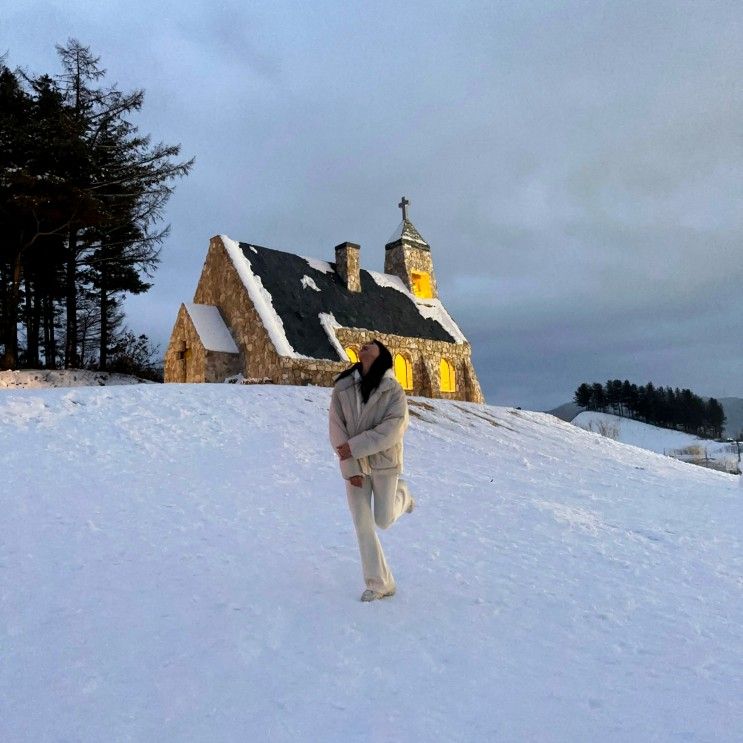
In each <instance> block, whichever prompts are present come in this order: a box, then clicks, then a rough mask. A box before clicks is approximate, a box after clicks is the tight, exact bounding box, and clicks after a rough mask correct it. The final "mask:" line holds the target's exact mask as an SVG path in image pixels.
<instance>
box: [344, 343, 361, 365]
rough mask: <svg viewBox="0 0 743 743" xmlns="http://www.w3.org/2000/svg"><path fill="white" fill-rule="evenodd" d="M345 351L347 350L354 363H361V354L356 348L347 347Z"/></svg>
mask: <svg viewBox="0 0 743 743" xmlns="http://www.w3.org/2000/svg"><path fill="white" fill-rule="evenodd" d="M345 351H346V356H348V360H349V361H350V362H351V363H352V364H358V363H359V355H358V354H357V353H356V349H355V348H351V347H350V346H349V347H348V348H346V349H345Z"/></svg>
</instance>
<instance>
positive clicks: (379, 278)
mask: <svg viewBox="0 0 743 743" xmlns="http://www.w3.org/2000/svg"><path fill="white" fill-rule="evenodd" d="M369 275H370V276H371V277H372V278H373V279H374V281H375V282H376V283H377V285H378V286H384V287H388V288H390V289H397V291H399V292H401V293H402V294H404V295H405V296H406V297H408V299H410V301H411V302H413V304H415V306H416V308H417V310H418V312H419V314H420V315H421V317H425V318H426V319H427V320H434V321H435V322H437V323H438V324H439V325H441V327H442V328H444V330H446V332H447V333H449V335H450V336H451V337H452V338H454V340H455V341H456V342H457V343H467V338H466V337H465V335H464V333H463V332H462V331H461V330H460V329H459V326H458V325H457V324H456V323H455V322H454V320H453V319H452V317H451V315H450V314H449V313H448V312H447V311H446V309H445V308H444V305H443V304H442V303H441V301H440V300H438V299H421V298H420V297H416V296H415V294H413V293H412V292H411V291H409V290H408V288H407V286H405V284H404V283H403V281H402V279H401V278H400V277H399V276H391V275H390V274H388V273H378V272H377V271H369Z"/></svg>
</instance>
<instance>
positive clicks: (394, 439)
mask: <svg viewBox="0 0 743 743" xmlns="http://www.w3.org/2000/svg"><path fill="white" fill-rule="evenodd" d="M407 427H408V404H407V400H406V398H405V392H403V389H402V387H401V386H400V384H399V382H398V381H397V380H396V379H395V376H394V374H393V373H392V354H390V352H389V351H388V350H387V348H386V347H385V346H384V344H382V343H380V342H379V341H376V340H375V341H372V342H371V343H366V344H365V345H363V346H362V347H361V350H360V351H359V363H357V364H354V365H353V366H352V367H351V368H350V369H347V370H346V371H344V372H342V373H341V374H339V375H338V377H337V379H336V380H335V386H334V387H333V396H332V399H331V402H330V443H331V444H332V445H333V448H334V449H335V451H336V453H337V454H338V457H339V459H340V466H341V474H342V475H343V478H344V479H345V480H346V494H347V496H348V507H349V508H350V510H351V516H352V517H353V525H354V527H355V528H356V536H357V537H358V540H359V552H360V553H361V564H362V568H363V571H364V581H365V582H366V590H365V591H364V593H363V594H361V600H362V601H374V600H376V599H381V598H384V597H385V596H392V595H393V594H394V593H395V579H394V578H393V577H392V573H391V572H390V569H389V567H388V566H387V561H386V560H385V559H384V552H382V545H381V544H380V543H379V538H378V537H377V533H376V530H375V528H374V524H375V522H376V525H377V526H379V527H380V528H381V529H386V528H387V527H389V526H391V525H392V524H394V523H395V521H397V519H398V518H399V517H400V516H401V515H402V514H403V513H410V512H411V511H412V510H413V508H414V506H415V501H414V500H413V499H412V498H411V497H410V493H409V492H408V488H407V485H406V483H405V481H404V480H402V479H401V478H400V474H401V472H402V440H403V434H404V433H405V429H406V428H407ZM372 496H373V497H374V515H373V516H372V505H371V502H372Z"/></svg>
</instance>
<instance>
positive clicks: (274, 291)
mask: <svg viewBox="0 0 743 743" xmlns="http://www.w3.org/2000/svg"><path fill="white" fill-rule="evenodd" d="M240 249H241V250H242V252H243V254H244V255H245V257H246V258H247V259H248V262H249V263H250V267H251V270H252V272H253V273H254V274H255V275H256V276H258V277H259V278H260V280H261V283H262V284H263V287H264V288H265V289H266V291H267V292H268V293H269V294H270V295H271V302H272V303H273V307H274V309H275V310H276V313H277V314H278V316H279V317H280V318H281V321H282V322H283V323H284V332H285V333H286V339H287V340H288V341H289V343H290V345H291V346H292V347H293V348H294V350H295V351H296V352H297V353H300V354H302V355H304V356H310V357H311V358H315V359H332V360H333V361H337V360H338V352H337V351H336V349H335V348H334V347H333V345H332V344H331V342H330V340H329V338H328V335H327V333H326V332H325V329H324V328H323V327H322V325H321V323H320V319H319V314H320V313H321V312H327V313H331V312H332V314H333V316H334V317H335V319H336V321H337V322H338V324H339V325H341V326H342V327H344V328H366V329H367V330H372V331H378V332H380V333H390V334H394V335H402V336H405V337H409V338H425V339H428V340H436V341H444V342H446V343H455V342H456V341H455V339H454V338H453V337H452V336H451V335H450V334H449V333H447V331H446V330H445V329H444V328H443V327H442V325H441V324H440V323H438V322H436V321H435V320H431V319H427V318H425V317H423V316H422V315H421V313H420V312H419V311H418V307H417V306H416V304H415V302H414V301H413V300H412V298H411V297H410V296H408V295H406V294H403V293H402V292H400V291H398V290H397V289H393V288H392V287H386V286H379V284H377V282H376V281H375V280H374V279H373V278H372V276H371V275H370V273H369V272H368V271H364V270H363V269H362V270H361V291H360V292H350V291H348V289H347V288H346V285H345V283H344V281H343V280H342V279H341V277H340V276H339V275H338V274H337V273H336V272H335V264H334V263H330V264H329V265H330V266H331V267H332V268H333V269H334V270H333V271H332V273H331V272H324V271H320V270H318V269H316V268H313V267H312V266H311V265H310V264H309V263H308V262H307V259H306V258H302V257H301V256H298V255H294V254H293V253H284V252H282V251H280V250H272V249H271V248H263V247H260V246H258V245H250V244H248V243H240ZM303 276H309V277H310V278H311V279H312V280H313V281H314V282H315V284H316V286H317V288H318V289H319V290H320V291H315V290H314V289H312V288H311V287H307V288H305V287H304V286H303V285H302V277H303Z"/></svg>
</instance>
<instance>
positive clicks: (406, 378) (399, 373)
mask: <svg viewBox="0 0 743 743" xmlns="http://www.w3.org/2000/svg"><path fill="white" fill-rule="evenodd" d="M395 377H396V378H397V381H398V382H399V383H400V384H401V385H402V388H403V389H404V390H412V389H413V365H412V364H411V363H410V361H408V359H406V358H405V357H404V356H403V355H402V354H399V353H398V354H395Z"/></svg>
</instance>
